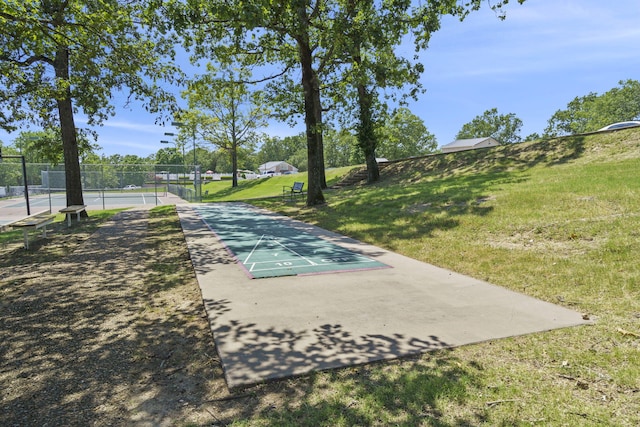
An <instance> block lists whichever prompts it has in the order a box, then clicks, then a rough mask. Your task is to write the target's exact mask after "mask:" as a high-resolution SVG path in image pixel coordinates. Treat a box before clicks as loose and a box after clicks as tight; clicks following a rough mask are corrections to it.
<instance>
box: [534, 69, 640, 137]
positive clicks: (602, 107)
mask: <svg viewBox="0 0 640 427" xmlns="http://www.w3.org/2000/svg"><path fill="white" fill-rule="evenodd" d="M618 84H619V85H620V87H619V88H613V89H611V90H609V91H607V92H605V93H604V94H602V95H598V94H597V93H595V92H590V93H589V94H587V95H585V96H578V97H575V98H574V99H573V100H572V101H571V102H569V103H568V104H567V108H566V109H565V110H558V111H556V112H555V113H554V114H553V116H552V117H551V118H550V119H549V121H548V122H547V128H546V129H545V136H547V137H553V136H561V135H573V134H578V133H585V132H593V131H595V130H598V129H600V128H602V127H604V126H606V125H608V124H611V123H615V122H622V121H627V120H635V119H638V118H640V82H638V81H637V80H626V81H622V80H621V81H620V82H618Z"/></svg>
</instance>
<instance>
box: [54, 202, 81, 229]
mask: <svg viewBox="0 0 640 427" xmlns="http://www.w3.org/2000/svg"><path fill="white" fill-rule="evenodd" d="M86 209H87V205H71V206H67V207H66V208H64V209H60V211H59V212H60V213H63V214H65V215H66V216H67V226H68V227H71V217H72V216H73V214H75V215H76V216H77V219H78V222H80V214H81V213H82V212H83V211H84V210H86Z"/></svg>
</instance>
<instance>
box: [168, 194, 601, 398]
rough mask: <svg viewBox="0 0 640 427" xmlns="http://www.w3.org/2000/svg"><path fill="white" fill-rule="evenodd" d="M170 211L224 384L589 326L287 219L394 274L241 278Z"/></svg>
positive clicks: (206, 235) (194, 225) (185, 218)
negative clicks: (194, 276)
mask: <svg viewBox="0 0 640 427" xmlns="http://www.w3.org/2000/svg"><path fill="white" fill-rule="evenodd" d="M178 212H179V215H180V220H181V223H182V227H183V230H184V233H185V237H186V239H187V244H188V247H189V251H190V254H191V260H192V262H193V265H194V267H195V270H196V274H197V277H198V283H199V285H200V288H201V290H202V297H203V300H204V304H205V308H206V310H207V314H208V316H209V321H210V324H211V328H212V331H213V336H214V339H215V342H216V345H217V348H218V352H219V355H220V357H221V360H222V365H223V367H224V370H225V376H226V380H227V384H228V386H229V387H230V388H234V387H240V386H246V385H251V384H255V383H259V382H263V381H267V380H272V379H278V378H284V377H289V376H294V375H300V374H305V373H309V372H311V371H314V370H324V369H331V368H337V367H344V366H350V365H357V364H362V363H367V362H372V361H377V360H385V359H393V358H398V357H403V356H409V355H413V354H416V353H422V352H425V351H431V350H436V349H441V348H447V347H455V346H460V345H464V344H471V343H477V342H482V341H487V340H493V339H498V338H504V337H509V336H516V335H523V334H529V333H533V332H540V331H546V330H551V329H556V328H562V327H569V326H576V325H582V324H586V323H589V322H588V321H585V320H583V319H582V316H581V314H580V313H577V312H575V311H572V310H568V309H565V308H563V307H560V306H557V305H554V304H550V303H547V302H543V301H540V300H537V299H535V298H531V297H529V296H526V295H523V294H519V293H517V292H513V291H510V290H507V289H504V288H501V287H498V286H495V285H492V284H490V283H487V282H483V281H481V280H476V279H473V278H470V277H467V276H464V275H461V274H457V273H454V272H452V271H449V270H446V269H443V268H439V267H435V266H432V265H430V264H426V263H423V262H420V261H416V260H414V259H411V258H408V257H405V256H402V255H398V254H395V253H393V252H389V251H387V250H385V249H381V248H378V247H375V246H372V245H368V244H365V243H362V242H358V241H356V240H353V239H350V238H347V237H344V236H340V235H337V234H335V233H332V232H329V231H326V230H323V229H321V228H318V227H315V226H312V225H309V224H304V223H301V222H299V221H295V220H292V219H289V218H286V217H280V218H281V220H282V221H285V222H286V223H287V224H288V225H289V226H290V227H292V228H296V229H299V230H301V231H304V232H306V233H309V234H313V235H316V236H318V237H321V238H324V239H327V240H329V241H331V242H333V243H335V244H337V245H339V246H343V247H346V248H348V249H350V250H352V251H354V252H356V253H360V254H363V255H365V256H367V257H370V258H373V259H376V260H378V261H380V262H382V263H384V264H387V265H389V266H392V267H393V268H388V269H384V270H371V271H358V272H342V273H336V274H323V275H316V276H288V277H275V278H266V279H250V278H248V277H247V276H246V275H245V273H244V272H243V270H242V267H241V266H239V265H238V264H236V261H235V260H234V259H233V258H232V257H231V256H230V255H229V254H228V252H227V251H226V250H225V248H224V245H223V244H222V243H221V242H220V241H219V240H218V239H217V238H216V237H215V235H214V234H213V233H212V232H211V231H210V230H209V229H208V228H207V226H206V225H205V224H204V222H202V221H201V220H200V219H199V217H198V216H197V215H196V214H195V213H194V211H193V210H192V209H191V208H190V207H189V206H178ZM267 214H268V213H267Z"/></svg>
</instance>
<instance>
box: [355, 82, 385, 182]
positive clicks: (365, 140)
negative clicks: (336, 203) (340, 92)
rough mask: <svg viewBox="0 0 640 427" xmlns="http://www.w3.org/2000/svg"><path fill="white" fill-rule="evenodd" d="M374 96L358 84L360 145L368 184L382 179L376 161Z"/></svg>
mask: <svg viewBox="0 0 640 427" xmlns="http://www.w3.org/2000/svg"><path fill="white" fill-rule="evenodd" d="M371 102H372V96H371V94H370V93H369V91H368V90H367V88H366V87H365V85H363V84H358V106H359V108H360V123H359V125H358V145H359V146H360V148H361V149H362V151H363V153H364V157H365V160H366V163H367V182H368V183H372V182H376V181H378V180H379V179H380V168H379V167H378V162H377V161H376V146H377V145H378V144H377V140H376V135H375V129H374V126H373V119H372V112H371Z"/></svg>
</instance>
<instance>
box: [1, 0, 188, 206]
mask: <svg viewBox="0 0 640 427" xmlns="http://www.w3.org/2000/svg"><path fill="white" fill-rule="evenodd" d="M146 6H148V5H147V4H146V2H145V1H135V0H133V1H118V0H85V1H79V0H3V1H2V2H1V3H0V46H2V50H1V51H0V105H1V107H0V126H1V127H2V128H4V129H6V130H9V131H11V130H14V129H16V128H17V127H18V126H20V125H22V124H24V123H32V124H36V125H37V126H39V127H41V128H44V129H55V130H56V131H58V129H59V134H60V135H61V138H62V145H63V153H64V164H65V178H66V190H67V204H68V205H73V204H84V202H83V197H82V182H81V176H80V162H79V158H78V129H77V128H76V119H75V117H76V114H78V113H82V114H84V116H86V119H87V122H88V124H89V125H99V124H101V123H102V122H103V121H104V120H105V119H107V118H108V117H109V116H110V115H113V113H114V109H113V105H112V104H111V102H112V99H113V98H114V97H115V95H116V93H117V94H121V93H124V96H125V97H126V98H127V100H130V99H136V100H145V102H146V104H145V106H146V108H148V109H149V110H150V111H158V110H159V109H160V107H162V106H163V105H164V104H167V105H171V104H172V101H173V98H172V96H171V95H169V94H168V93H167V92H165V91H164V90H162V88H161V87H160V86H159V84H158V82H159V81H160V80H161V79H164V78H173V77H174V76H176V75H178V73H177V69H176V68H175V67H173V66H168V65H164V64H162V63H161V62H160V61H159V57H160V55H161V54H162V53H169V51H168V50H167V51H164V52H163V50H162V49H161V47H162V45H161V44H159V43H157V42H154V41H153V40H152V38H151V36H152V35H153V31H152V29H150V28H149V27H146V26H145V22H146V18H145V7H146ZM156 40H160V39H159V38H156Z"/></svg>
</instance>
